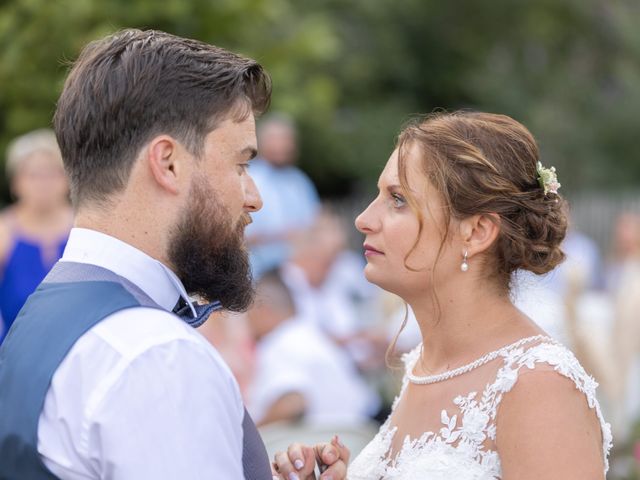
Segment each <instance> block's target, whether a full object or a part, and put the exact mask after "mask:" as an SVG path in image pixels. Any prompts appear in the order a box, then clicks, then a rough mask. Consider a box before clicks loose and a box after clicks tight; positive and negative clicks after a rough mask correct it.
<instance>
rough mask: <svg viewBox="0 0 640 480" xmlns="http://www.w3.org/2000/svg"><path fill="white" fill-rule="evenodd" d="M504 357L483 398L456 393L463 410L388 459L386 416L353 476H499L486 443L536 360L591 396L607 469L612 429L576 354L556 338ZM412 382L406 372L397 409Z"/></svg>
mask: <svg viewBox="0 0 640 480" xmlns="http://www.w3.org/2000/svg"><path fill="white" fill-rule="evenodd" d="M418 355H419V348H416V349H415V350H414V351H412V352H410V353H409V354H407V355H405V358H404V361H405V364H406V366H407V371H411V370H412V369H413V366H414V365H415V362H416V360H417V358H418ZM502 358H503V364H502V366H501V367H500V368H499V369H498V372H497V375H496V378H495V381H494V382H493V383H491V384H489V385H487V386H486V387H485V389H484V391H483V392H482V395H481V396H480V397H479V398H478V394H477V392H470V393H468V394H465V395H459V396H457V397H455V398H454V399H453V404H454V405H456V406H457V407H458V409H459V413H458V414H455V415H451V416H450V414H449V413H448V412H447V411H446V410H442V412H441V416H440V421H441V424H442V427H441V428H440V430H439V431H437V432H425V433H423V434H422V435H421V436H420V437H419V438H416V439H410V438H409V437H408V436H407V437H406V438H405V439H404V441H403V443H402V447H401V448H400V450H399V452H398V453H397V455H396V456H395V458H393V459H391V460H390V459H388V452H389V449H390V447H391V443H392V440H393V438H394V436H395V434H396V431H397V429H396V428H395V427H391V426H390V424H389V423H390V422H389V420H387V422H385V424H384V425H382V427H381V428H380V431H379V432H378V434H377V435H376V437H375V438H374V439H373V440H372V441H371V442H370V443H369V445H367V447H365V449H364V450H363V451H362V452H361V453H360V455H358V457H357V458H356V459H355V460H354V461H353V463H352V464H351V466H350V467H349V474H348V478H349V480H365V479H366V480H373V479H376V480H378V479H388V480H409V479H419V478H428V479H429V480H449V479H451V478H456V479H459V480H495V479H500V478H501V476H502V468H501V465H500V458H499V456H498V453H497V452H496V451H494V450H491V449H489V448H487V447H486V443H487V440H491V441H492V442H495V439H496V416H497V411H498V406H499V405H500V401H501V400H502V397H503V395H504V394H505V393H507V392H509V391H510V390H511V389H512V388H513V386H514V385H515V383H516V381H517V379H518V374H519V372H520V370H521V369H522V368H529V369H534V368H535V365H536V363H546V364H548V365H550V366H552V367H553V369H554V370H555V371H556V372H558V373H559V374H561V375H563V376H565V377H567V378H570V379H571V380H572V381H573V382H574V384H575V385H576V388H578V390H580V391H581V392H582V393H583V394H584V395H585V396H586V397H587V401H588V405H589V407H590V408H594V409H595V411H596V414H597V416H598V419H599V420H600V425H601V428H602V437H603V445H602V448H603V453H604V458H605V472H606V471H607V470H608V461H607V456H608V453H609V450H610V449H611V445H612V437H611V427H610V426H609V424H608V423H606V422H605V421H604V419H603V417H602V412H601V410H600V405H599V404H598V401H597V400H596V395H595V391H596V387H597V385H598V384H597V383H596V382H595V380H594V379H593V378H591V377H590V376H589V375H587V373H586V372H585V371H584V369H583V368H582V366H581V365H580V363H579V362H578V360H577V359H576V358H575V356H574V355H573V353H571V352H570V351H569V350H568V349H566V348H565V347H563V346H562V345H560V344H558V343H555V342H554V343H540V344H537V345H534V346H532V347H528V348H525V347H519V348H513V349H510V350H507V351H506V352H504V354H503V355H502ZM407 383H408V381H407V377H406V375H405V378H404V379H403V385H402V389H401V392H400V394H399V395H398V397H396V399H395V401H394V404H393V410H395V408H396V406H397V403H398V401H399V399H400V397H401V396H402V392H404V390H405V389H406V386H407ZM489 443H491V442H489Z"/></svg>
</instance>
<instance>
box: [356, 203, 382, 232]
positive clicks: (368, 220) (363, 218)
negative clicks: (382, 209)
mask: <svg viewBox="0 0 640 480" xmlns="http://www.w3.org/2000/svg"><path fill="white" fill-rule="evenodd" d="M375 203H376V202H375V200H374V201H373V202H371V203H370V204H369V206H368V207H367V208H365V210H364V211H363V212H362V213H361V214H360V215H358V216H357V217H356V222H355V224H356V228H357V229H358V231H359V232H360V233H364V234H367V233H372V232H375V231H376V230H377V228H378V227H377V226H378V225H379V221H377V220H376V218H375V208H374V207H375V205H374V204H375Z"/></svg>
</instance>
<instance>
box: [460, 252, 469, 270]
mask: <svg viewBox="0 0 640 480" xmlns="http://www.w3.org/2000/svg"><path fill="white" fill-rule="evenodd" d="M460 270H462V271H463V272H466V271H467V270H469V264H468V263H467V251H466V250H465V251H464V257H463V258H462V263H461V264H460Z"/></svg>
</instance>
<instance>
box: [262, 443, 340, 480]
mask: <svg viewBox="0 0 640 480" xmlns="http://www.w3.org/2000/svg"><path fill="white" fill-rule="evenodd" d="M350 455H351V452H350V451H349V449H348V448H347V447H345V445H344V444H343V443H342V442H341V441H340V439H339V438H338V436H337V435H336V436H334V437H333V439H332V440H331V442H329V443H319V444H318V445H316V446H315V447H311V446H308V445H301V444H299V443H293V444H291V445H290V446H289V448H288V449H287V451H286V452H278V453H276V455H275V458H274V462H273V465H272V468H273V479H274V480H316V474H315V467H316V462H317V465H318V469H319V471H320V477H319V478H320V480H344V479H346V478H347V465H348V464H349V456H350Z"/></svg>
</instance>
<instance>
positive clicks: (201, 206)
mask: <svg viewBox="0 0 640 480" xmlns="http://www.w3.org/2000/svg"><path fill="white" fill-rule="evenodd" d="M247 223H248V222H247V219H246V218H245V217H242V218H241V219H240V220H239V221H238V223H237V224H236V225H233V224H232V220H231V216H230V215H229V212H228V211H227V209H226V208H225V207H224V206H223V205H222V204H221V203H220V202H218V201H217V199H216V198H215V194H214V192H213V190H212V189H211V188H210V187H209V186H208V184H207V181H206V179H204V178H199V179H196V180H194V182H193V183H192V185H191V192H190V200H189V205H188V207H187V211H186V212H185V213H184V216H183V218H182V220H180V221H179V222H178V224H177V225H176V227H175V229H174V230H173V232H172V233H171V238H170V240H169V253H168V254H169V261H170V263H171V265H172V267H173V268H174V269H175V273H176V275H178V278H180V280H182V283H183V284H184V287H185V289H186V290H187V293H188V294H189V295H197V296H199V297H201V298H203V299H204V300H206V301H209V302H213V301H216V300H219V301H220V303H221V304H222V306H223V308H225V309H227V310H231V311H234V312H242V311H245V310H246V309H247V308H249V306H250V305H251V302H252V300H253V293H254V292H253V282H252V278H251V267H250V264H249V254H248V252H247V249H246V247H245V245H244V227H245V226H246V224H247Z"/></svg>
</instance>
